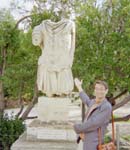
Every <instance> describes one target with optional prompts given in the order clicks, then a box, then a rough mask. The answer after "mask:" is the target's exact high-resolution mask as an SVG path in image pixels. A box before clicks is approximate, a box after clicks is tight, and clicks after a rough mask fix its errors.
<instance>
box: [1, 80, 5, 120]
mask: <svg viewBox="0 0 130 150" xmlns="http://www.w3.org/2000/svg"><path fill="white" fill-rule="evenodd" d="M4 108H5V105H4V90H3V84H2V81H0V117H2V116H3V113H4Z"/></svg>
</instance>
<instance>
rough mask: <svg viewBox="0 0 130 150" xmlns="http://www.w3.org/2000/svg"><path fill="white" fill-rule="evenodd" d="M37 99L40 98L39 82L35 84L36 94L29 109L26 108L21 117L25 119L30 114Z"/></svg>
mask: <svg viewBox="0 0 130 150" xmlns="http://www.w3.org/2000/svg"><path fill="white" fill-rule="evenodd" d="M37 100H38V88H37V84H35V88H34V96H33V99H32V102H31V103H30V104H29V105H28V107H27V109H26V110H25V112H24V113H23V115H22V116H21V117H20V119H22V120H23V121H24V120H25V119H26V118H27V117H28V114H29V113H30V111H31V110H32V108H33V107H34V105H35V104H36V103H37Z"/></svg>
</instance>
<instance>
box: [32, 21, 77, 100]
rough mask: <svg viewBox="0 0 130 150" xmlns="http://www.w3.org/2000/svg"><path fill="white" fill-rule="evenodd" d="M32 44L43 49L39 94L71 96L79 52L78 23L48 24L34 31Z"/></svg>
mask: <svg viewBox="0 0 130 150" xmlns="http://www.w3.org/2000/svg"><path fill="white" fill-rule="evenodd" d="M32 43H33V44H34V45H35V46H40V48H41V49H42V54H41V56H40V57H39V60H38V72H37V85H38V90H39V91H42V92H43V93H45V94H46V95H47V96H48V97H51V96H53V95H54V94H55V95H62V94H65V95H68V94H69V93H71V91H72V90H73V86H74V83H73V76H72V71H71V67H72V64H73V58H74V51H75V24H74V22H73V21H71V20H68V19H62V20H60V21H59V22H52V21H51V20H44V21H43V22H42V23H41V24H40V25H38V26H36V27H35V28H34V30H33V33H32Z"/></svg>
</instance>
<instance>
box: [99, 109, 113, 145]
mask: <svg viewBox="0 0 130 150" xmlns="http://www.w3.org/2000/svg"><path fill="white" fill-rule="evenodd" d="M111 118H112V142H113V143H115V130H114V117H113V112H112V113H111ZM101 139H102V136H101V127H100V128H98V143H99V145H101V144H102V141H101Z"/></svg>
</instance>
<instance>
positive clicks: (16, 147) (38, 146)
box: [11, 133, 77, 150]
mask: <svg viewBox="0 0 130 150" xmlns="http://www.w3.org/2000/svg"><path fill="white" fill-rule="evenodd" d="M76 149H77V144H76V143H75V142H74V141H73V142H68V141H60V140H59V141H28V140H26V133H24V134H23V135H21V136H20V138H19V139H18V140H17V141H16V142H15V143H14V144H13V145H12V147H11V150H76Z"/></svg>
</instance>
